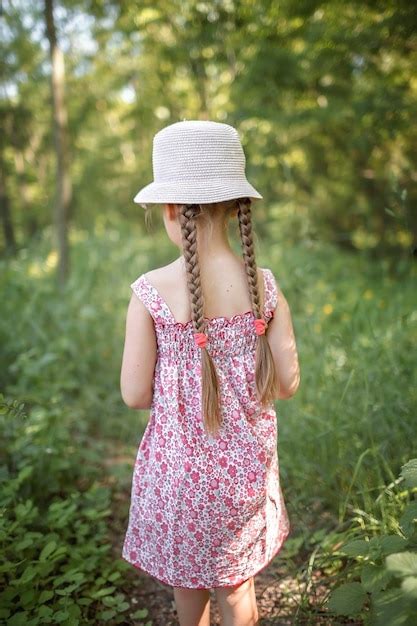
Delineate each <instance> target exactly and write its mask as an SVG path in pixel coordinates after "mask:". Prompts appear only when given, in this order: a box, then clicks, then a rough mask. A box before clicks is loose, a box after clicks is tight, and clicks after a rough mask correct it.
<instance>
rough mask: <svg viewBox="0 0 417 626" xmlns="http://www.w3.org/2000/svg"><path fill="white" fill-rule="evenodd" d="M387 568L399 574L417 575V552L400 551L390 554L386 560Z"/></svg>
mask: <svg viewBox="0 0 417 626" xmlns="http://www.w3.org/2000/svg"><path fill="white" fill-rule="evenodd" d="M385 562H386V565H387V569H388V570H389V571H391V572H393V574H396V575H398V576H417V554H416V553H415V552H399V553H398V554H390V555H389V556H387V558H386V560H385Z"/></svg>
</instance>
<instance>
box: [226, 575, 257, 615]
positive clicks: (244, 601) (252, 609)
mask: <svg viewBox="0 0 417 626" xmlns="http://www.w3.org/2000/svg"><path fill="white" fill-rule="evenodd" d="M215 593H216V599H217V604H218V606H219V612H220V617H221V621H222V626H258V625H259V616H258V607H257V605H256V595H255V581H254V578H253V576H252V577H251V578H249V579H248V580H245V582H243V583H241V584H240V585H235V586H233V587H216V588H215Z"/></svg>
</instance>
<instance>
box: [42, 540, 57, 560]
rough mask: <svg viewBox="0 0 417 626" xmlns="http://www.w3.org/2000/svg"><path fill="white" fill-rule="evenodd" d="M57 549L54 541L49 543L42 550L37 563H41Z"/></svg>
mask: <svg viewBox="0 0 417 626" xmlns="http://www.w3.org/2000/svg"><path fill="white" fill-rule="evenodd" d="M56 547H57V543H56V541H55V540H54V539H52V541H49V542H48V543H47V544H46V546H45V547H44V548H43V550H42V552H41V553H40V555H39V561H41V562H43V561H46V560H47V559H48V557H49V556H50V555H51V554H52V553H53V552H54V550H55V548H56Z"/></svg>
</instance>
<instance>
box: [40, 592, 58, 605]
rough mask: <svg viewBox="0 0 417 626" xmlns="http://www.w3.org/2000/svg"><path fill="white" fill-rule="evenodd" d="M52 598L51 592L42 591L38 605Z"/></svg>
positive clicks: (52, 593)
mask: <svg viewBox="0 0 417 626" xmlns="http://www.w3.org/2000/svg"><path fill="white" fill-rule="evenodd" d="M53 596H54V592H53V591H49V589H44V590H43V591H42V593H41V595H40V596H39V598H38V604H43V603H44V602H48V600H50V599H51V598H53Z"/></svg>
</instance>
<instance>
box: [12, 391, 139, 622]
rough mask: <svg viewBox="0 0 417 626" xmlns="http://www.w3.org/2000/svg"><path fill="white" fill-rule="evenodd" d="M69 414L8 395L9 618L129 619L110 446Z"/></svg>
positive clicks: (90, 620)
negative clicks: (105, 459)
mask: <svg viewBox="0 0 417 626" xmlns="http://www.w3.org/2000/svg"><path fill="white" fill-rule="evenodd" d="M66 418H67V416H66V414H65V411H62V412H61V413H60V414H58V413H57V409H56V408H54V409H52V410H51V409H45V408H43V409H40V408H37V409H32V411H30V413H28V414H27V413H26V412H25V411H24V406H23V405H22V404H21V403H18V402H16V401H13V402H10V401H7V400H5V399H4V397H3V396H0V442H1V451H0V452H1V457H0V458H1V466H0V479H1V489H0V507H1V511H2V515H1V517H0V548H1V553H2V557H3V559H2V564H1V565H0V588H1V589H3V591H2V592H1V593H0V607H1V608H0V618H1V619H3V620H7V624H10V625H11V626H19V625H21V624H22V625H28V626H32V625H43V624H63V625H65V626H77V625H80V626H81V625H84V624H97V623H110V622H111V623H113V624H120V623H123V621H124V620H125V618H126V611H128V610H129V608H130V605H129V602H128V601H127V598H126V595H125V594H124V593H122V592H121V591H120V586H121V584H122V582H123V574H124V572H125V571H126V569H127V567H128V566H127V564H126V563H124V562H123V561H121V560H120V559H116V560H115V559H114V556H113V555H112V553H111V542H110V540H109V536H108V518H109V515H110V513H111V490H110V487H109V486H107V485H105V484H102V483H101V482H100V481H99V476H100V475H101V476H102V469H101V468H100V466H99V461H100V451H99V449H98V448H97V449H96V450H93V451H92V450H91V444H90V445H89V446H88V447H89V448H90V452H88V451H87V452H86V449H85V446H86V445H87V443H86V442H85V441H83V440H82V438H81V439H80V438H79V436H78V437H77V434H76V433H74V431H73V430H72V429H71V428H70V426H69V421H68V420H67V419H66Z"/></svg>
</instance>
